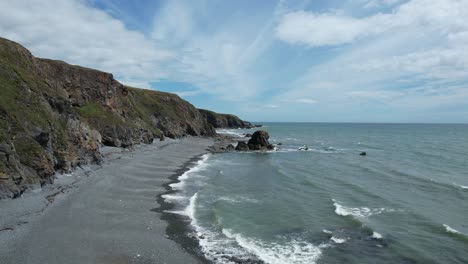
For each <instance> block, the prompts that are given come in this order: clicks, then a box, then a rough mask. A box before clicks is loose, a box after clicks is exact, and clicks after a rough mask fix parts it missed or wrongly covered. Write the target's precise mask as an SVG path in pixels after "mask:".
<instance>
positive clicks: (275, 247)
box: [174, 193, 339, 264]
mask: <svg viewBox="0 0 468 264" xmlns="http://www.w3.org/2000/svg"><path fill="white" fill-rule="evenodd" d="M189 200H190V202H189V204H188V206H187V207H186V208H185V210H184V212H183V213H184V214H185V215H187V216H188V217H189V218H190V219H191V226H192V227H193V229H194V231H195V232H194V236H195V237H196V238H197V239H198V242H199V245H200V248H201V251H202V252H203V254H204V255H205V257H206V258H207V259H208V260H210V261H212V262H214V263H223V264H235V263H244V262H249V263H250V262H251V261H252V260H254V261H255V260H261V261H263V262H265V263H270V264H279V263H297V264H303V263H309V264H313V263H315V262H316V261H317V260H318V259H319V257H320V255H321V254H322V251H321V247H326V245H321V246H315V245H313V244H311V243H308V242H306V241H302V240H290V241H288V242H287V243H285V244H279V243H266V242H263V241H260V240H256V239H252V238H247V237H244V236H242V235H240V234H235V233H234V232H232V231H231V230H229V229H221V230H220V231H217V230H216V229H217V228H215V229H214V230H213V229H212V228H213V227H211V228H206V227H203V226H202V225H200V224H199V223H198V221H197V210H196V208H197V201H198V193H195V194H194V195H193V196H192V197H191V198H190V199H189ZM174 213H175V212H174ZM338 242H339V240H338Z"/></svg>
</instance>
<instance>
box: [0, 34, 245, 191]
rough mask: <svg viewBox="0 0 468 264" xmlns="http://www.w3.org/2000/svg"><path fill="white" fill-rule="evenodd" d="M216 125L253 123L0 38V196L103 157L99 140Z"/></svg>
mask: <svg viewBox="0 0 468 264" xmlns="http://www.w3.org/2000/svg"><path fill="white" fill-rule="evenodd" d="M220 127H227V128H250V127H254V125H252V124H251V123H249V122H246V121H243V120H241V119H240V118H238V117H237V116H234V115H227V114H218V113H215V112H212V111H209V110H201V109H197V108H195V107H194V106H193V105H192V104H190V103H189V102H187V101H185V100H183V99H181V98H180V97H179V96H177V95H175V94H171V93H165V92H159V91H153V90H144V89H138V88H133V87H128V86H125V85H123V84H121V83H119V82H118V81H116V80H115V79H114V78H113V75H112V74H111V73H106V72H102V71H98V70H93V69H88V68H84V67H80V66H75V65H70V64H67V63H65V62H63V61H56V60H49V59H41V58H36V57H34V56H33V55H32V54H31V53H30V52H29V51H28V50H27V49H26V48H24V47H23V46H21V45H19V44H18V43H15V42H12V41H10V40H7V39H4V38H0V198H7V197H13V198H14V197H17V196H19V195H20V194H21V193H22V192H23V191H24V190H26V189H27V188H29V187H33V186H37V187H38V186H42V185H44V184H47V183H52V182H53V179H54V175H55V173H56V172H57V171H61V172H67V171H71V170H73V169H74V168H76V167H78V166H82V165H85V164H93V163H100V162H101V160H102V154H101V151H100V149H101V146H114V147H124V148H129V147H132V146H134V145H135V144H140V143H151V142H153V140H155V139H158V140H160V139H164V138H165V137H169V138H180V137H184V136H203V137H213V136H216V131H215V128H220Z"/></svg>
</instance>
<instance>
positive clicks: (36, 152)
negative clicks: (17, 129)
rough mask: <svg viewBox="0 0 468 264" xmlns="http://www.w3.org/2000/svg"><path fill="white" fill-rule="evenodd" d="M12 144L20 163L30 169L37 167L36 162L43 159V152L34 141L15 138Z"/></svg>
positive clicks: (27, 138)
mask: <svg viewBox="0 0 468 264" xmlns="http://www.w3.org/2000/svg"><path fill="white" fill-rule="evenodd" d="M13 143H14V145H15V149H16V152H17V153H18V155H19V157H20V161H21V163H23V164H24V165H26V166H29V167H32V168H37V167H39V164H38V162H40V159H41V158H42V157H44V155H45V150H44V149H43V148H42V147H41V146H40V145H39V144H38V143H37V142H36V141H35V140H34V139H32V138H30V137H26V136H22V137H18V138H15V139H14V140H13Z"/></svg>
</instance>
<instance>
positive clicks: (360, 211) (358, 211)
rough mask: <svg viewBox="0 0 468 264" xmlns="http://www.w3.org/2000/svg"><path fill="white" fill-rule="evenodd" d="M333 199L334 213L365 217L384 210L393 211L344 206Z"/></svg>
mask: <svg viewBox="0 0 468 264" xmlns="http://www.w3.org/2000/svg"><path fill="white" fill-rule="evenodd" d="M332 200H333V205H334V206H335V213H336V214H337V215H341V216H353V217H355V218H358V219H363V218H367V217H369V216H371V215H378V214H381V213H384V212H394V211H395V210H393V209H387V208H383V207H382V208H372V209H371V208H369V207H346V206H344V205H341V204H339V203H338V202H337V201H336V200H334V199H332Z"/></svg>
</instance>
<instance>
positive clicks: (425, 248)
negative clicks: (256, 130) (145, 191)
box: [163, 123, 468, 264]
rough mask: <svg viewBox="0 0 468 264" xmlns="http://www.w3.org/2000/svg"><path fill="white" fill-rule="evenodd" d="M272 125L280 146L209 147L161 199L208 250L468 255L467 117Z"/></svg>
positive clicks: (247, 257) (296, 259)
mask: <svg viewBox="0 0 468 264" xmlns="http://www.w3.org/2000/svg"><path fill="white" fill-rule="evenodd" d="M264 129H266V130H267V131H268V132H269V133H270V136H271V138H270V142H272V143H279V142H281V143H282V146H281V148H280V149H279V150H278V151H272V152H264V153H239V152H233V153H222V154H206V155H204V156H203V157H202V158H201V159H200V160H198V161H197V162H195V163H194V164H192V168H191V169H190V170H189V171H187V172H185V173H184V174H183V175H182V176H180V177H179V181H178V182H175V183H173V184H171V185H170V186H171V188H172V189H173V190H174V191H175V192H173V193H170V194H167V195H165V196H163V198H164V199H165V200H166V202H168V203H171V204H173V205H174V207H173V208H172V209H171V210H170V211H167V212H166V213H170V214H178V215H180V216H181V217H182V218H183V219H186V223H187V224H188V231H187V233H188V234H187V235H189V236H191V237H196V239H197V240H198V242H199V248H200V252H201V254H203V255H204V257H205V258H206V259H208V260H210V261H211V262H213V263H275V264H276V263H309V264H310V263H359V264H363V263H468V125H432V124H320V123H307V124H306V123H300V124H298V123H266V124H265V127H264ZM220 132H223V133H230V134H234V135H236V134H237V135H241V134H242V133H247V132H250V133H252V131H251V130H250V131H248V130H222V131H220ZM303 145H307V146H308V147H309V150H307V151H299V150H298V148H299V147H301V146H303ZM362 151H366V152H367V156H360V155H359V153H360V152H362Z"/></svg>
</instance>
